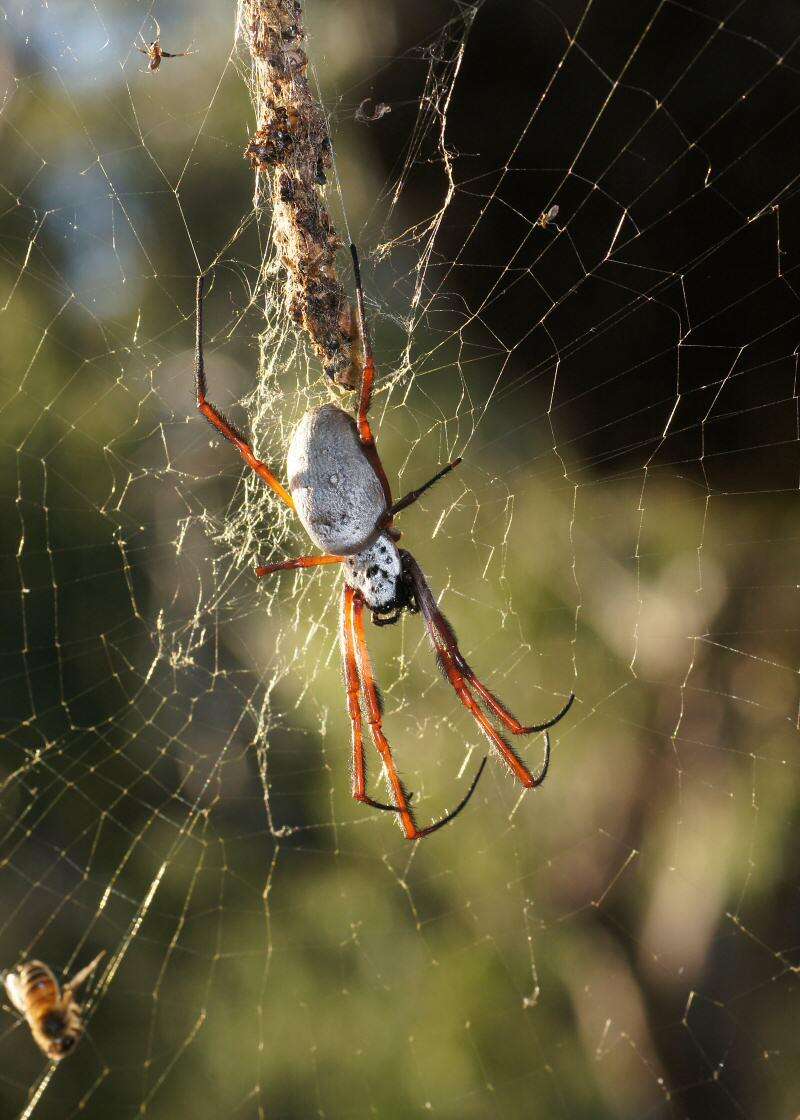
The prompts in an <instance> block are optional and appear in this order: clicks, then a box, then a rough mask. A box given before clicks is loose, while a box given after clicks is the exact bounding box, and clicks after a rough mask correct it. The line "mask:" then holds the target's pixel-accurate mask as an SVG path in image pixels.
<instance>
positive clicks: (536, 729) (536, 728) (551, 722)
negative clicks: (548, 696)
mask: <svg viewBox="0 0 800 1120" xmlns="http://www.w3.org/2000/svg"><path fill="white" fill-rule="evenodd" d="M574 702H575V693H574V692H570V694H569V699H568V700H567V702H566V704H565V705H564V707H563V708H562V709H561V711H560V712H557V713H556V715H554V716H553V718H552V719H548V720H546V721H545V722H544V723H532V724H531V725H530V726H529V727H523V728H522V731H521V732H520V731H517V732H516V734H517V735H520V734H522V735H537V734H539V733H540V732H542V731H547V729H548V728H550V727H555V725H556V724H557V723H560V722H561V720H562V719H563V718H564V716H565V715H566V714H567V712H568V711H569V710H570V708H571V707H572V705H573V704H574Z"/></svg>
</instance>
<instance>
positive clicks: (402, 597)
mask: <svg viewBox="0 0 800 1120" xmlns="http://www.w3.org/2000/svg"><path fill="white" fill-rule="evenodd" d="M344 580H345V583H346V584H347V585H348V587H352V589H353V590H354V591H357V592H358V594H359V595H360V596H361V598H362V599H363V600H364V604H365V606H366V607H367V608H368V609H369V610H371V611H372V621H373V622H374V623H375V625H376V626H391V625H392V624H393V623H395V622H397V620H398V619H399V618H400V615H401V614H402V613H403V611H404V610H408V611H412V612H414V613H416V611H417V609H418V608H417V601H416V599H415V598H414V591H413V588H412V586H411V583H410V582H409V578H408V573H407V572H406V569H405V566H404V564H403V559H402V552H401V551H400V549H399V548H398V547H397V545H396V544H395V543H394V540H393V539H392V537H391V536H390V535H389V533H381V534H380V535H379V536H378V537H377V539H376V540H375V541H374V542H373V543H372V544H371V545H369V547H368V548H365V549H363V550H362V551H361V552H359V553H357V554H356V555H355V556H348V557H347V558H346V559H345V562H344Z"/></svg>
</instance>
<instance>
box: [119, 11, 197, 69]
mask: <svg viewBox="0 0 800 1120" xmlns="http://www.w3.org/2000/svg"><path fill="white" fill-rule="evenodd" d="M153 23H155V25H156V37H155V39H153V41H152V43H148V42H147V40H146V39H145V37H144V35H142V33H141V32H139V38H140V39H141V40H142V45H141V47H140V46H139V45H138V43H134V46H135V47H136V49H137V51H138V52H139V54H144V55H147V57H148V58H149V59H150V61H149V63H148V64H147V69H148V70H150V71H152V72H155V71H156V70H158V68H159V66H160V65H161V59H162V58H186V56H187V55H190V54H195V53H196V52H195V51H193V50H191V49H190V48H187V50H185V51H178V53H177V54H170V52H169V51H165V50H162V48H161V42H160V40H161V28H160V27H159V26H158V21H157V20H153Z"/></svg>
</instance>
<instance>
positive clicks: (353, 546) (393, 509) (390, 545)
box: [195, 245, 575, 840]
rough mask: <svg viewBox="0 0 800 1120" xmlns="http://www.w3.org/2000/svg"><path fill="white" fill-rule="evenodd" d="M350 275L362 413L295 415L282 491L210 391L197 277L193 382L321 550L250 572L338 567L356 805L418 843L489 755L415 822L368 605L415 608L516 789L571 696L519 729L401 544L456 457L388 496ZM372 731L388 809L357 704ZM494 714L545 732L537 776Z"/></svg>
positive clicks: (377, 610)
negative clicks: (401, 524) (404, 514)
mask: <svg viewBox="0 0 800 1120" xmlns="http://www.w3.org/2000/svg"><path fill="white" fill-rule="evenodd" d="M350 251H351V253H352V256H353V267H354V271H355V285H356V303H357V311H358V330H359V333H360V336H361V342H362V347H363V354H364V368H363V373H362V379H361V391H360V397H359V404H358V413H357V417H356V418H355V419H354V418H353V417H352V416H351V415H350V414H349V413H347V412H344V411H343V410H342V409H341V408H337V407H336V405H332V404H326V405H322V406H321V407H319V408H314V409H311V410H310V411H309V412H306V414H305V415H304V416H303V417H302V419H301V420H300V423H299V424H298V425H297V428H296V429H295V431H294V434H293V435H292V438H291V441H290V445H289V450H288V455H287V463H286V465H287V473H288V477H289V489H288V490H287V489H286V488H285V487H284V486H283V485H282V484H281V483H280V482H279V481H278V479H277V478H276V477H275V475H274V474H273V473H272V471H271V470H270V469H269V467H268V466H267V465H266V463H263V462H262V461H261V460H260V459H257V458H256V457H255V455H254V453H253V449H252V447H251V445H250V444H249V442H248V441H247V439H246V438H245V437H244V435H242V433H241V432H239V431H237V429H236V428H235V427H234V426H233V424H231V423H230V421H228V420H226V418H225V417H224V416H223V414H222V413H221V412H220V411H219V410H218V409H217V408H216V407H215V406H214V405H213V404H211V403H210V401H209V400H208V399H207V397H206V375H205V366H204V362H203V287H204V280H205V278H204V276H202V275H200V276H198V278H197V305H196V315H197V352H196V360H195V383H196V387H197V407H198V409H199V410H200V412H202V414H203V415H204V416H205V418H206V419H207V420H208V421H209V423H211V424H212V425H213V426H214V427H215V428H216V429H217V431H219V432H220V433H221V434H222V435H223V436H224V437H225V438H226V439H228V440H230V442H231V443H232V444H233V445H234V447H235V448H236V449H237V450H238V452H239V454H240V455H241V456H242V458H243V459H244V461H245V463H247V465H248V467H249V468H250V469H251V470H252V471H254V472H255V473H256V474H257V475H258V476H259V478H261V479H262V480H263V481H264V482H266V484H267V485H268V486H269V487H271V488H272V490H273V491H274V492H275V493H276V494H277V496H278V497H279V498H280V499H281V501H283V502H284V503H285V504H286V505H287V506H288V507H289V508H290V509H292V510H294V512H295V513H296V514H297V516H298V518H299V519H300V522H301V523H302V525H303V528H304V529H305V530H306V532H307V533H308V535H309V537H310V538H311V540H312V541H313V542H314V544H315V545H317V547H318V548H320V549H323V550H324V551H323V554H322V555H319V556H299V557H297V558H295V559H293V560H282V561H280V562H278V563H275V564H268V565H266V566H264V567H258V568H256V575H257V576H258V577H259V578H261V577H262V576H266V575H269V574H270V573H272V572H281V571H288V570H290V569H297V568H313V567H316V566H317V565H318V564H342V565H343V569H344V588H343V596H342V606H341V620H340V642H341V650H342V660H343V662H344V674H345V685H346V690H347V712H348V715H349V717H350V721H351V725H352V749H353V789H352V794H353V797H354V798H355V800H356V801H360V802H362V803H363V804H365V805H370V806H371V807H372V808H374V809H386V810H389V811H391V812H395V813H397V815H398V820H399V822H400V824H401V826H402V828H403V832H404V833H405V836H406V838H407V839H408V840H418V839H420V838H421V837H423V836H429V835H430V834H431V833H432V832H436V831H437V829H440V828H441V827H442V826H443V825H445V824H447V823H448V821H451V820H453V818H454V817H455V816H457V815H458V813H460V812H461V810H462V809H463V808H464V806H465V805H466V804H467V802H468V801H469V799H470V797H471V796H472V794H473V793H474V791H475V787H476V786H477V784H478V779H479V778H480V776H481V774H482V772H483V768H484V766H485V765H486V759H485V758H484V759H483V761H482V762H481V764H480V766H479V767H478V771H477V773H476V775H475V777H474V778H473V780H472V783H471V785H470V786H469V789H468V790H467V792H466V794H465V795H464V797H462V799H461V801H460V802H459V803H458V805H456V807H455V809H453V810H451V811H450V812H449V813H447V814H446V815H445V816H444V817H442V818H441V819H440V820H438V821H436V822H435V823H434V824H430V825H428V826H427V827H426V828H419V827H418V825H417V823H416V820H415V817H414V812H413V810H412V808H411V804H410V797H409V794H408V793H407V791H406V789H405V787H404V785H403V783H402V781H401V779H400V777H399V775H398V773H397V769H396V767H395V764H394V759H393V758H392V752H391V748H390V746H389V742H388V740H387V738H386V736H385V735H384V732H383V715H382V707H381V699H380V694H379V692H378V686H377V684H376V682H375V677H374V674H373V669H372V663H371V661H370V656H369V651H368V649H367V641H366V636H365V633H364V607H365V606H366V607H367V609H368V610H370V611H371V612H372V621H373V622H374V623H375V624H376V625H377V626H388V625H391V624H392V623H395V622H397V621H398V619H399V618H400V616H401V614H402V613H403V611H404V610H407V611H410V612H411V613H414V614H416V613H418V612H420V613H421V614H422V617H423V619H424V620H425V625H426V627H427V630H428V635H429V637H430V640H431V643H432V645H433V650H434V653H435V655H436V659H437V661H438V662H439V665H440V666H441V668H442V669H443V671H444V673H445V676H446V677H447V679H448V681H449V682H450V684H451V685H452V686H453V688H454V690H455V692H456V695H457V696H458V698H459V700H460V701H461V703H462V704H463V705H464V707H465V708H467V710H468V711H469V712H471V714H472V716H473V718H474V719H475V721H476V722H477V724H478V726H479V727H480V729H481V731H482V732H483V734H484V735H485V736H486V738H487V739H488V740H489V742H490V744H491V745H492V746H494V747H495V748H496V749H497V750H498V751H499V752H500V754H501V755H502V757H503V759H504V760H505V762H506V764H507V765H508V766H509V768H510V769H511V771H512V772H513V773H514V775H515V776H516V777H517V778H518V779H519V781H520V782H521V783H522V785H523V786H525V787H527V788H528V789H533V788H535V787H536V786H538V785H540V784H541V783H542V782H543V781H544V778H545V775H546V774H547V767H548V764H549V761H550V738H549V736H548V734H547V729H548V728H550V727H552V726H553V725H554V724H556V723H558V721H559V720H560V719H562V717H563V716H565V715H566V714H567V712H568V711H569V709H570V707H571V705H572V702H573V700H574V699H575V697H574V694H571V695H570V697H569V699H568V700H567V703H566V704H565V705H564V707H563V708H562V709H561V711H560V712H559V713H558V714H557V715H556V716H554V717H553V718H552V719H549V720H547V722H545V723H539V724H531V725H529V726H527V727H526V726H524V725H523V724H521V723H520V722H519V720H518V719H517V718H516V716H514V715H512V714H511V712H510V711H509V710H508V709H507V708H506V707H505V706H504V705H503V704H501V702H500V701H499V700H498V699H497V697H496V696H494V695H493V693H491V692H490V691H489V689H488V688H487V687H486V686H485V685H484V684H483V683H482V682H481V681H480V680H479V679H478V678H477V676H476V675H475V673H474V672H473V671H472V669H471V668H470V666H469V665H468V664H467V662H466V661H465V659H464V657H463V655H462V653H461V651H460V650H459V648H458V642H457V641H456V636H455V633H454V631H453V628H452V626H451V625H450V623H449V622H448V621H447V619H446V618H445V617H444V615H443V614H442V612H441V611H440V610H439V608H438V606H437V604H436V600H435V599H434V597H433V594H432V593H431V590H430V588H429V587H428V584H427V582H426V580H425V577H424V576H423V574H422V570H421V568H420V566H419V564H418V563H417V561H416V560H415V559H414V557H413V556H412V555H411V553H410V552H407V551H406V550H405V549H402V548H398V547H397V544H396V542H397V540H398V539H399V538H400V533H399V531H398V530H397V529H395V528H394V526H393V521H394V518H395V516H396V515H397V514H398V513H400V511H401V510H404V509H406V508H407V507H408V506H410V505H411V504H412V503H413V502H416V500H417V499H418V498H419V497H420V496H421V495H422V494H424V493H425V491H426V490H428V488H429V487H430V486H432V485H433V484H434V483H435V482H437V481H438V480H439V479H440V478H442V476H443V475H445V474H447V472H448V471H451V470H452V469H453V468H454V467H456V466H458V464H459V463H460V462H461V460H460V459H454V460H453V462H452V463H448V464H447V466H445V467H443V468H442V470H440V471H439V472H438V474H435V475H434V476H433V478H431V479H429V480H428V482H426V483H424V485H422V486H419V487H417V489H416V490H412V491H410V492H409V493H408V494H406V495H405V496H404V497H402V498H400V499H399V500H398V501H393V500H392V494H391V490H390V489H389V481H388V479H387V477H386V472H385V471H384V468H383V465H382V463H381V460H380V458H379V456H378V452H377V449H376V447H375V438H374V436H373V434H372V429H371V427H370V423H369V419H368V413H369V407H370V401H371V397H372V384H373V381H374V378H375V364H374V360H373V355H372V348H371V344H370V338H369V333H368V330H367V325H366V319H365V315H364V292H363V289H362V287H361V275H360V269H359V263H358V254H357V252H356V248H355V246H354V245H351V246H350ZM362 697H363V702H364V708H365V710H366V713H367V722H368V723H369V726H370V730H371V732H372V738H373V740H374V742H375V746H376V748H377V750H378V753H379V755H380V757H381V760H382V762H383V766H384V769H385V774H386V777H387V780H388V785H389V789H390V791H391V797H392V801H393V804H391V805H385V804H383V803H381V802H379V801H375V800H373V798H372V797H370V796H369V794H368V793H367V790H366V765H365V759H364V738H363V726H362V705H361V698H362ZM490 716H494V718H495V719H496V720H497V721H498V722H499V723H500V724H501V725H502V726H503V727H504V728H505V729H506V730H507V731H510V732H511V733H512V734H514V735H532V734H535V733H538V732H544V736H545V752H544V764H543V766H542V769H541V771H540V773H539V774H538V775H537V776H536V777H534V775H533V774H532V773H531V771H530V770H529V769H528V767H527V766H526V765H525V764H524V762H522V760H521V759H520V758H519V757H518V756H517V754H516V752H515V751H514V750H512V748H511V747H510V746H509V744H508V743H507V742H506V741H505V739H504V738H503V736H502V735H501V734H500V732H499V731H498V730H497V729H496V728H495V726H494V725H493V723H492V721H491V719H490Z"/></svg>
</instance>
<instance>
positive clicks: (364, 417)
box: [350, 244, 392, 508]
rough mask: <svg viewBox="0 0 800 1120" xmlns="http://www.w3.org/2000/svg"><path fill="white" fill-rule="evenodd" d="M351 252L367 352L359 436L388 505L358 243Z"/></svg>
mask: <svg viewBox="0 0 800 1120" xmlns="http://www.w3.org/2000/svg"><path fill="white" fill-rule="evenodd" d="M350 254H351V256H352V258H353V273H354V275H355V279H356V310H357V313H358V332H359V334H360V335H361V347H362V350H363V352H364V368H363V370H362V371H361V390H360V393H359V397H358V416H357V420H356V422H357V424H358V436H359V439H360V440H361V444H362V446H363V448H364V452H365V454H366V456H367V458H368V459H369V461H370V463H371V465H372V469H373V470H374V471H375V473H376V474H377V476H378V479H379V480H380V484H381V486H382V487H383V492H384V494H385V495H386V506H387V508H389V507H390V506H391V504H392V491H391V487H390V486H389V480H388V478H387V477H386V471H385V470H384V469H383V464H382V463H381V460H380V457H379V455H378V449H377V448H376V446H375V436H374V435H373V434H372V428H371V427H370V422H369V415H368V414H369V406H370V404H371V403H372V385H373V382H374V381H375V359H374V357H373V355H372V342H371V340H370V337H369V328H368V327H367V318H366V313H365V311H364V289H363V287H362V286H361V266H360V264H359V262H358V250H357V249H356V247H355V245H352V244H351V246H350Z"/></svg>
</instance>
